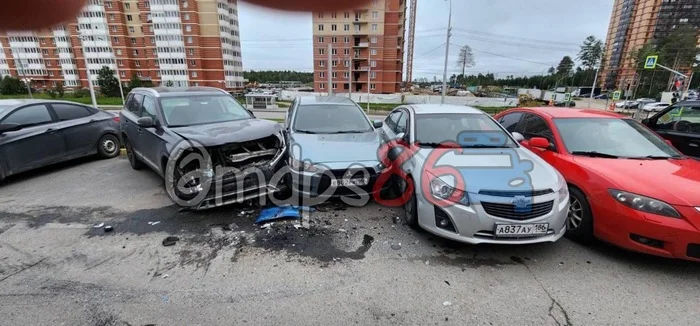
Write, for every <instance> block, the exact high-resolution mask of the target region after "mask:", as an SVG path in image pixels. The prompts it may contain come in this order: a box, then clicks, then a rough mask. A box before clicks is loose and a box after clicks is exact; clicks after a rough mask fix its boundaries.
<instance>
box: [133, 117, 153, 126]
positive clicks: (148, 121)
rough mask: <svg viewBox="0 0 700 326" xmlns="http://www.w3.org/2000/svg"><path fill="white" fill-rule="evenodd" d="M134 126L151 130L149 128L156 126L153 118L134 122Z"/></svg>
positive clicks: (144, 118)
mask: <svg viewBox="0 0 700 326" xmlns="http://www.w3.org/2000/svg"><path fill="white" fill-rule="evenodd" d="M136 124H137V125H139V127H142V128H151V127H155V125H156V124H155V122H154V121H153V118H151V117H143V118H139V119H138V120H137V121H136Z"/></svg>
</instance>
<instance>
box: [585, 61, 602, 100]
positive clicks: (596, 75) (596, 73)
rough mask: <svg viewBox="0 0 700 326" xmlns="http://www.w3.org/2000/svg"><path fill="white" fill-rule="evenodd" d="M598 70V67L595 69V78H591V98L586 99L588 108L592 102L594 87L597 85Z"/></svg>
mask: <svg viewBox="0 0 700 326" xmlns="http://www.w3.org/2000/svg"><path fill="white" fill-rule="evenodd" d="M598 69H600V66H598V67H596V68H595V76H594V77H593V88H591V96H590V97H589V98H588V107H589V108H590V107H591V101H593V95H594V93H595V86H596V84H597V83H598Z"/></svg>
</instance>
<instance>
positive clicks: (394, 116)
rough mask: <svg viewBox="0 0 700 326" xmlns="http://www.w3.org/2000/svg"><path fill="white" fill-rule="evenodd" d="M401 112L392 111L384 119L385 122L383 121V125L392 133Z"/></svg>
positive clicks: (394, 130)
mask: <svg viewBox="0 0 700 326" xmlns="http://www.w3.org/2000/svg"><path fill="white" fill-rule="evenodd" d="M401 114H402V112H401V111H394V112H393V113H391V114H390V115H389V116H388V117H386V120H384V124H385V125H386V126H387V127H388V128H389V129H390V130H391V131H393V132H396V126H397V125H398V123H399V119H400V118H401Z"/></svg>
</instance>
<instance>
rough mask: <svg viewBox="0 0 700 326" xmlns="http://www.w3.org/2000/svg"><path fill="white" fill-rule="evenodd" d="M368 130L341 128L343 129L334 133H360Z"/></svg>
mask: <svg viewBox="0 0 700 326" xmlns="http://www.w3.org/2000/svg"><path fill="white" fill-rule="evenodd" d="M365 132H369V130H343V131H336V132H334V134H361V133H365Z"/></svg>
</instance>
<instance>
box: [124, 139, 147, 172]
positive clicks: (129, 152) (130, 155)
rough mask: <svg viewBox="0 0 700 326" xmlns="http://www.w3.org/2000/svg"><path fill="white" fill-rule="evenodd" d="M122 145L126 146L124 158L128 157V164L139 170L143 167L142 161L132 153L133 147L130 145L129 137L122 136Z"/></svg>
mask: <svg viewBox="0 0 700 326" xmlns="http://www.w3.org/2000/svg"><path fill="white" fill-rule="evenodd" d="M124 147H126V158H127V159H129V165H131V168H132V169H134V170H141V169H143V168H144V165H143V162H141V161H139V159H138V158H136V155H135V154H134V148H133V147H131V142H130V141H129V138H124Z"/></svg>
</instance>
